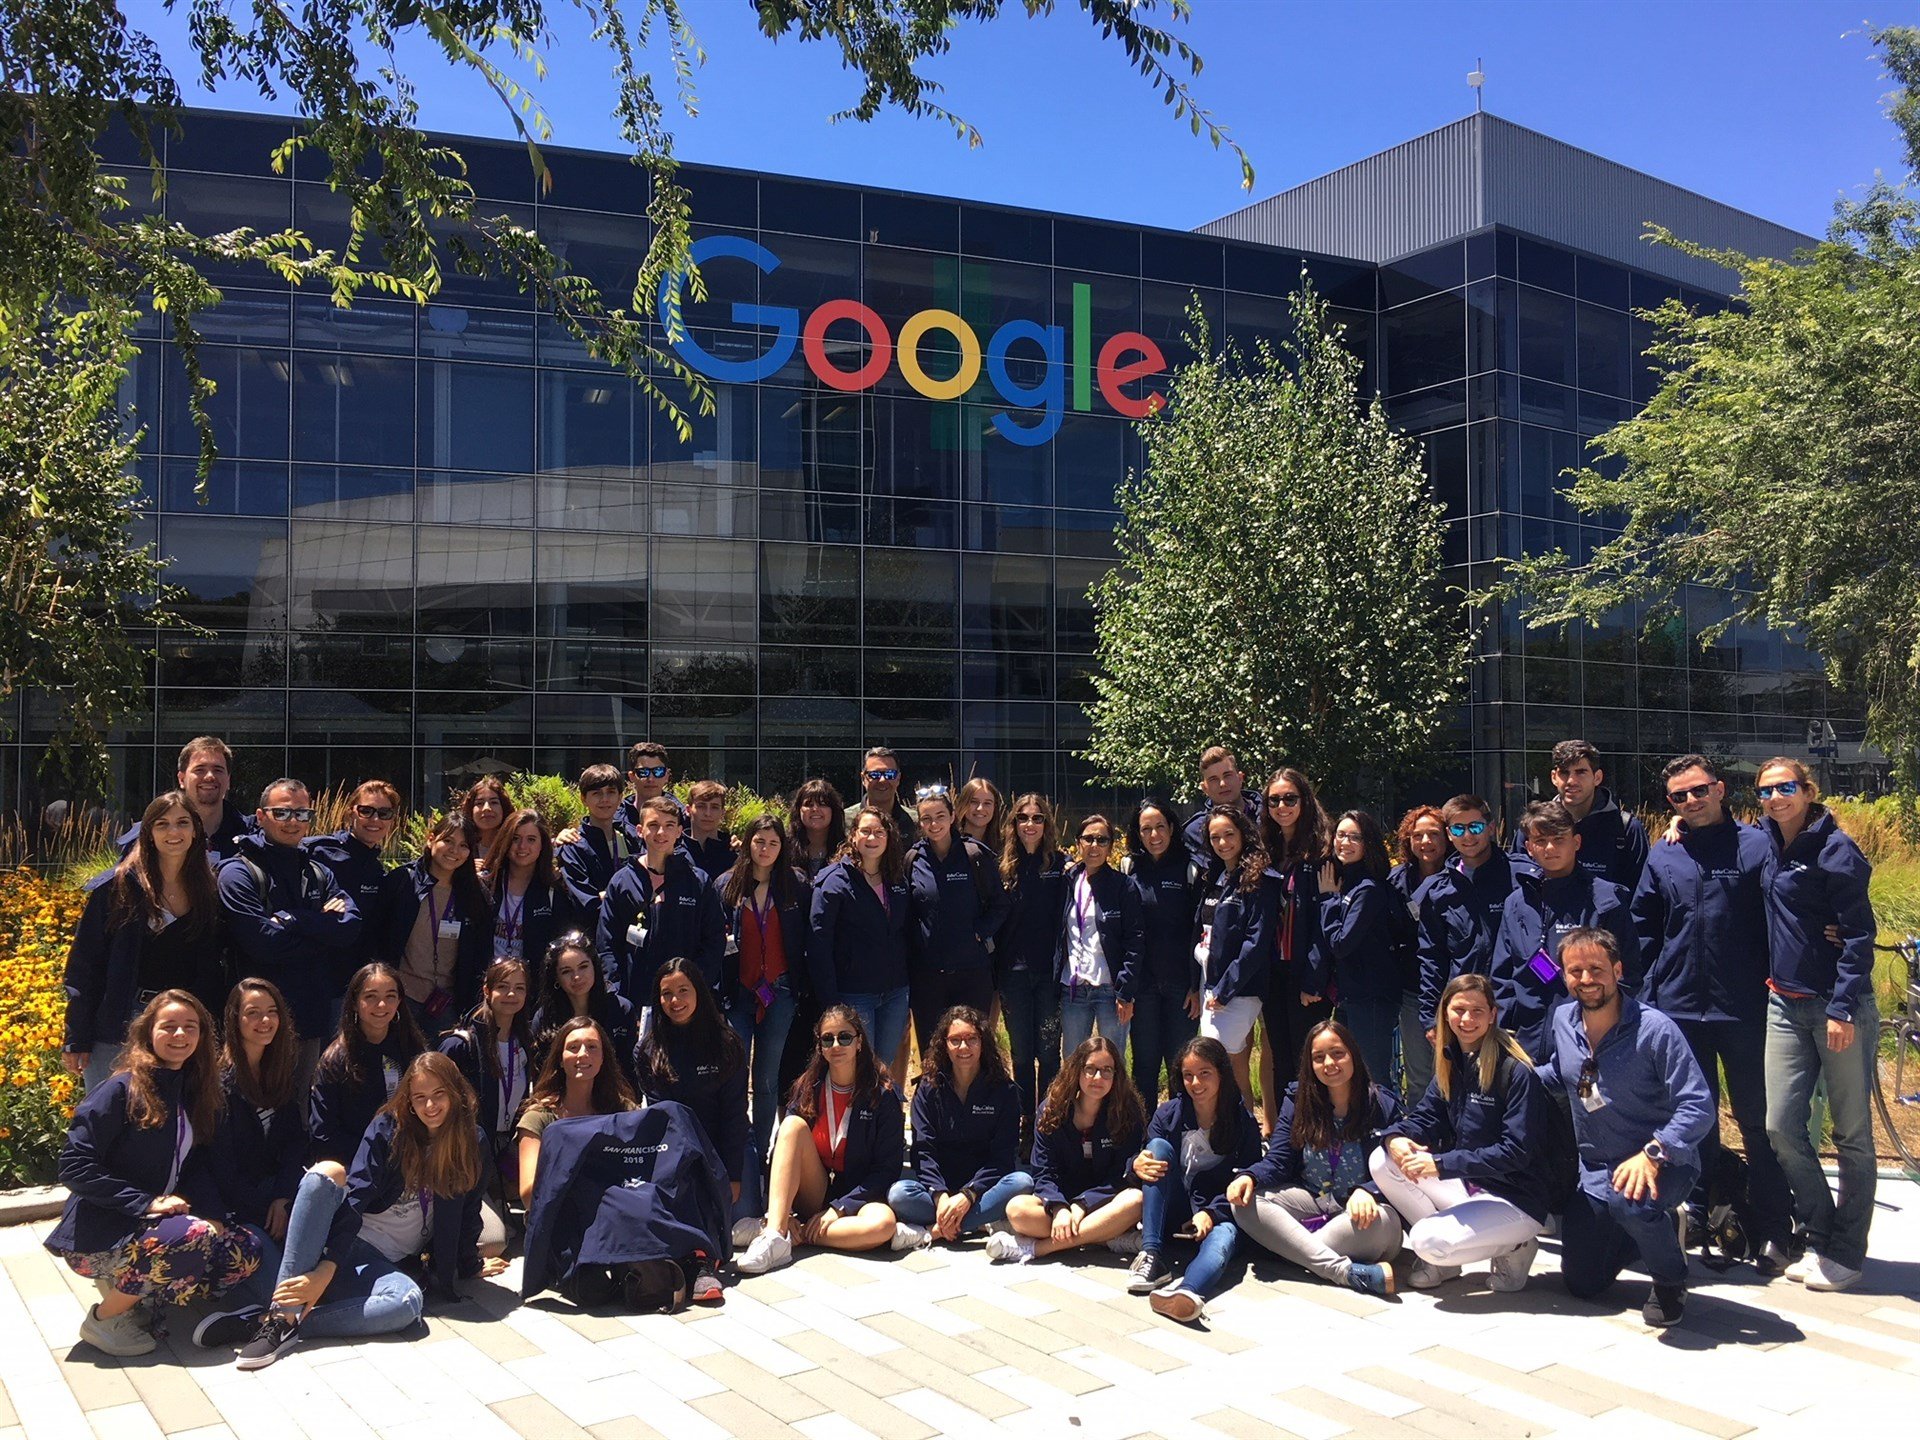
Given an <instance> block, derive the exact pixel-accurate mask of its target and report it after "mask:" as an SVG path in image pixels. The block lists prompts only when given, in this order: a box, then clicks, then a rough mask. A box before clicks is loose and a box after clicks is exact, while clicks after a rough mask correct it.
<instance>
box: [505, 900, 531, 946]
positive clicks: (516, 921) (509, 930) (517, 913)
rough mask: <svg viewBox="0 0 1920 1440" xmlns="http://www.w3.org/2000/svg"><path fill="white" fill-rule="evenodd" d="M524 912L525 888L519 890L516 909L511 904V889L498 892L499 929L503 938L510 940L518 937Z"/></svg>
mask: <svg viewBox="0 0 1920 1440" xmlns="http://www.w3.org/2000/svg"><path fill="white" fill-rule="evenodd" d="M526 913H527V892H526V891H525V890H522V891H521V892H520V908H519V909H517V910H516V909H514V906H513V892H512V891H511V890H502V891H501V892H500V929H501V933H502V935H503V937H504V938H505V939H507V940H510V941H511V940H518V939H519V938H520V922H521V920H522V919H523V918H524V917H525V915H526Z"/></svg>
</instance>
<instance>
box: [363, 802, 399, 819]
mask: <svg viewBox="0 0 1920 1440" xmlns="http://www.w3.org/2000/svg"><path fill="white" fill-rule="evenodd" d="M353 813H354V814H356V815H358V816H359V817H360V818H361V819H362V820H391V819H393V817H394V816H396V815H398V814H399V813H400V812H399V811H398V810H396V809H394V808H393V806H391V805H356V806H354V807H353Z"/></svg>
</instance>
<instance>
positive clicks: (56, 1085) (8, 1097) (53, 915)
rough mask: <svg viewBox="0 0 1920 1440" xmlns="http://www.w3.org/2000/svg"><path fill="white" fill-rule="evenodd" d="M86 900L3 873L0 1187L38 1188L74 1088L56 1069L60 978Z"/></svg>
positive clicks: (48, 1175) (49, 1170)
mask: <svg viewBox="0 0 1920 1440" xmlns="http://www.w3.org/2000/svg"><path fill="white" fill-rule="evenodd" d="M83 907H84V898H83V896H82V895H81V893H80V891H79V890H78V889H77V888H76V887H73V886H69V885H67V884H64V883H62V882H61V881H58V880H50V879H46V878H43V877H41V876H38V875H35V874H33V873H32V872H31V871H27V870H14V871H10V872H8V873H7V874H5V875H0V954H3V955H5V956H7V957H8V962H7V964H6V965H5V966H4V967H0V1189H4V1188H7V1187H10V1186H17V1185H34V1184H43V1183H45V1182H47V1181H49V1180H51V1179H52V1178H53V1173H54V1166H55V1164H56V1162H57V1161H58V1159H59V1156H60V1146H61V1143H62V1142H63V1141H64V1140H65V1138H66V1133H67V1122H68V1121H69V1120H70V1119H71V1118H72V1116H73V1105H74V1101H75V1100H76V1099H77V1098H78V1096H79V1090H80V1087H79V1083H78V1082H77V1081H76V1080H75V1079H74V1078H73V1076H71V1075H69V1074H68V1073H67V1072H66V1070H65V1069H63V1068H62V1066H61V1064H60V1037H61V1033H62V1025H63V1022H64V1019H65V1016H66V994H65V992H64V991H63V990H62V989H61V983H60V982H61V979H62V977H63V975H64V974H65V971H66V961H67V949H68V946H69V945H70V944H71V943H72V939H73V932H74V928H75V927H76V926H77V925H78V924H79V923H80V911H81V910H82V908H83Z"/></svg>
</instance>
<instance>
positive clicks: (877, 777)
mask: <svg viewBox="0 0 1920 1440" xmlns="http://www.w3.org/2000/svg"><path fill="white" fill-rule="evenodd" d="M899 778H900V772H899V771H898V770H869V771H867V779H869V780H871V781H873V783H874V784H876V785H878V784H880V783H881V782H882V781H883V780H898V779H899Z"/></svg>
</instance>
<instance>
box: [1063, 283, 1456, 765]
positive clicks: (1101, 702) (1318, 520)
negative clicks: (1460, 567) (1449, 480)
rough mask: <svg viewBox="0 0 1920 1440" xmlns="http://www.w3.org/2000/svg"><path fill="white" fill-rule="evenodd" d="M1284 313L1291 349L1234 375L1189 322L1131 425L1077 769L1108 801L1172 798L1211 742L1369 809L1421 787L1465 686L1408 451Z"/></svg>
mask: <svg viewBox="0 0 1920 1440" xmlns="http://www.w3.org/2000/svg"><path fill="white" fill-rule="evenodd" d="M1303 283H1304V281H1303ZM1291 308H1292V314H1293V329H1294V333H1295V335H1296V337H1297V338H1296V339H1295V340H1293V341H1290V342H1289V343H1288V344H1287V346H1286V349H1285V352H1284V353H1279V354H1277V353H1275V352H1274V351H1273V350H1272V349H1270V348H1269V347H1268V346H1266V345H1265V344H1264V343H1262V344H1261V345H1260V346H1259V347H1258V348H1257V349H1256V351H1255V353H1254V354H1253V355H1252V356H1251V357H1245V356H1242V355H1240V354H1239V353H1237V352H1235V351H1233V350H1232V349H1230V348H1229V349H1228V350H1226V351H1224V352H1215V351H1214V349H1213V347H1212V344H1211V340H1210V337H1209V336H1208V335H1207V333H1206V329H1205V325H1204V322H1203V321H1202V320H1201V318H1200V315H1199V312H1198V311H1197V310H1196V311H1195V312H1193V323H1194V327H1195V331H1196V333H1195V334H1194V335H1193V336H1192V337H1191V338H1190V340H1189V343H1190V344H1191V345H1192V346H1193V348H1194V350H1195V351H1196V352H1197V353H1198V354H1199V356H1200V357H1201V358H1200V359H1197V360H1195V361H1194V362H1193V363H1191V364H1189V365H1186V366H1184V367H1182V368H1181V369H1180V370H1179V371H1178V372H1177V373H1176V374H1175V375H1174V376H1173V378H1172V381H1171V383H1170V385H1169V386H1168V404H1167V407H1166V408H1165V409H1164V410H1162V411H1161V412H1160V413H1159V414H1157V415H1155V416H1152V417H1149V418H1148V419H1146V420H1144V421H1142V422H1141V424H1140V430H1141V434H1142V436H1143V437H1144V438H1145V441H1146V448H1147V464H1146V469H1145V470H1144V471H1143V472H1142V473H1140V474H1138V475H1134V476H1131V477H1129V479H1128V480H1127V482H1126V484H1125V485H1124V486H1123V488H1122V489H1121V491H1120V497H1119V499H1120V511H1121V519H1120V525H1119V529H1118V531H1117V533H1116V537H1115V538H1116V543H1117V546H1118V549H1119V561H1120V563H1119V565H1118V567H1117V568H1116V569H1114V570H1112V571H1111V572H1109V573H1108V574H1107V575H1105V576H1104V577H1102V578H1101V579H1100V580H1099V581H1097V582H1096V583H1095V584H1094V586H1093V588H1092V598H1093V604H1094V611H1095V618H1096V622H1097V625H1098V642H1097V644H1098V648H1097V655H1098V659H1099V668H1098V671H1097V673H1096V675H1095V677H1094V682H1093V683H1094V688H1095V691H1096V695H1097V698H1096V699H1095V700H1094V702H1093V704H1092V706H1091V718H1092V721H1093V739H1092V742H1091V744H1090V745H1089V747H1088V749H1087V751H1086V755H1085V758H1087V759H1088V760H1091V761H1092V762H1093V763H1094V764H1096V765H1097V766H1099V767H1100V770H1101V771H1102V773H1103V774H1104V775H1105V776H1106V777H1107V778H1108V779H1109V780H1111V781H1113V782H1115V783H1121V784H1136V783H1141V784H1144V783H1160V784H1178V783H1181V782H1183V781H1186V780H1189V779H1190V778H1191V776H1192V773H1193V767H1194V761H1195V758H1196V757H1197V756H1198V755H1199V754H1200V752H1201V750H1202V749H1203V748H1204V747H1205V746H1206V745H1207V744H1209V743H1212V742H1218V743H1221V744H1224V745H1227V746H1230V747H1231V748H1232V749H1233V751H1234V753H1235V754H1236V755H1237V756H1238V757H1239V758H1240V760H1241V762H1242V764H1243V766H1244V767H1245V768H1247V769H1248V770H1250V771H1252V770H1254V769H1255V768H1256V767H1265V766H1272V765H1278V764H1281V763H1286V764H1291V765H1297V766H1299V767H1300V768H1301V769H1303V770H1305V771H1307V772H1308V773H1309V774H1311V775H1313V776H1314V777H1315V779H1316V780H1319V781H1322V782H1326V783H1329V784H1331V785H1332V786H1334V787H1335V788H1336V789H1342V790H1347V791H1349V792H1351V791H1352V790H1354V789H1356V788H1361V787H1366V788H1375V789H1377V788H1379V787H1380V786H1382V785H1384V784H1386V783H1389V782H1390V781H1391V779H1392V778H1393V777H1394V776H1396V775H1400V774H1405V773H1408V772H1411V771H1413V770H1416V769H1418V768H1420V765H1421V760H1422V757H1423V755H1424V754H1426V753H1427V752H1428V751H1429V750H1430V748H1431V745H1432V742H1433V741H1434V739H1435V737H1436V732H1437V727H1438V721H1439V719H1440V718H1441V717H1442V716H1443V715H1444V714H1445V712H1446V709H1447V706H1448V704H1449V702H1450V701H1451V700H1452V699H1453V698H1454V697H1455V693H1456V691H1457V688H1458V685H1459V682H1460V679H1461V676H1462V674H1463V673H1464V665H1465V654H1466V648H1465V642H1464V639H1463V637H1462V636H1461V635H1460V634H1459V633H1458V629H1459V627H1458V626H1457V625H1455V624H1454V623H1453V622H1452V621H1451V620H1450V618H1449V614H1448V611H1447V609H1446V608H1445V607H1443V605H1442V603H1441V591H1440V583H1439V572H1440V538H1441V527H1442V524H1443V519H1442V507H1441V506H1440V504H1439V503H1438V502H1437V501H1435V500H1434V499H1433V497H1432V496H1431V494H1430V493H1429V491H1428V487H1427V483H1426V478H1425V474H1424V471H1423V467H1422V464H1421V452H1420V445H1419V442H1418V441H1416V440H1413V439H1411V438H1409V437H1407V436H1406V435H1403V434H1401V433H1400V432H1399V431H1397V430H1395V429H1394V428H1393V426H1392V425H1391V424H1389V423H1388V420H1387V415H1386V411H1385V408H1384V407H1383V406H1382V405H1381V403H1380V401H1379V399H1378V398H1377V397H1376V398H1375V399H1374V400H1373V401H1372V402H1371V403H1364V404H1363V403H1362V401H1361V398H1360V394H1359V377H1360V368H1361V366H1360V360H1359V358H1358V357H1357V356H1356V355H1355V354H1354V353H1353V352H1352V351H1351V350H1349V349H1348V348H1347V347H1346V345H1345V344H1344V343H1342V339H1341V331H1340V330H1339V329H1338V328H1334V327H1330V325H1329V322H1328V315H1327V307H1326V303H1325V301H1324V300H1322V299H1321V298H1320V297H1319V296H1317V295H1316V294H1314V293H1313V291H1312V289H1311V287H1307V288H1304V289H1303V290H1302V291H1301V292H1299V293H1297V294H1295V295H1294V296H1293V298H1292V301H1291ZM1289 362H1291V363H1289Z"/></svg>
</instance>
